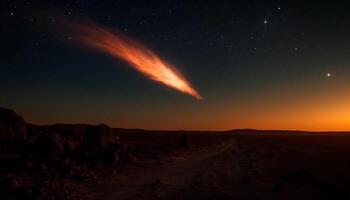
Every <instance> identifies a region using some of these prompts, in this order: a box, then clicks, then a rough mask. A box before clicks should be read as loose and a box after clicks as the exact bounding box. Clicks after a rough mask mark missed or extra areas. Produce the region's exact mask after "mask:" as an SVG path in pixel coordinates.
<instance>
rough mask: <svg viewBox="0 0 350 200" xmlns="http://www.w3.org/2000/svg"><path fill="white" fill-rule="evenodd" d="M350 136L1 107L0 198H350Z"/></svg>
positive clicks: (346, 134) (347, 134)
mask: <svg viewBox="0 0 350 200" xmlns="http://www.w3.org/2000/svg"><path fill="white" fill-rule="evenodd" d="M349 185H350V134H349V133H307V132H287V131H255V130H234V131H226V132H186V131H169V132H168V131H144V130H128V129H112V128H109V127H108V126H106V125H97V126H91V125H83V124H81V125H63V124H56V125H50V126H37V125H32V124H28V123H26V122H25V121H24V120H23V118H22V117H21V116H19V115H18V114H16V113H15V112H13V111H11V110H8V109H0V199H73V200H74V199H99V200H100V199H131V200H134V199H350V190H349Z"/></svg>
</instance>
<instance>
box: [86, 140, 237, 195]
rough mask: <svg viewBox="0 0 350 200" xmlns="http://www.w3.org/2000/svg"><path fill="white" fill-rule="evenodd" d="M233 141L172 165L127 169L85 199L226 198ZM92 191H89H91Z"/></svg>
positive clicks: (232, 176)
mask: <svg viewBox="0 0 350 200" xmlns="http://www.w3.org/2000/svg"><path fill="white" fill-rule="evenodd" d="M237 152H238V151H237V145H236V143H235V141H234V140H231V141H228V142H226V143H223V144H220V145H216V146H211V147H207V148H203V149H200V150H196V151H191V152H187V153H184V154H183V156H182V157H178V158H177V159H176V160H175V161H173V162H167V163H165V164H162V165H156V166H145V167H138V168H133V169H130V170H129V171H128V172H126V173H116V174H113V175H111V176H112V177H111V179H110V181H107V182H105V183H103V184H102V185H101V186H100V187H95V188H94V187H91V186H89V187H90V191H89V192H88V193H87V194H86V197H87V199H122V200H124V199H127V200H128V199H130V200H131V199H132V200H134V199H230V198H231V197H232V196H233V195H234V193H235V190H234V188H235V184H236V183H237V181H236V177H237V174H238V173H237V172H238V170H239V169H238V168H237V165H235V162H236V161H237V159H238V158H237V155H236V154H237ZM91 188H93V189H91Z"/></svg>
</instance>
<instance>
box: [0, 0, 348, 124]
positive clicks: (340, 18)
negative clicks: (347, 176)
mask: <svg viewBox="0 0 350 200" xmlns="http://www.w3.org/2000/svg"><path fill="white" fill-rule="evenodd" d="M1 4H2V5H1V8H0V9H1V19H2V23H1V25H0V26H1V37H0V38H1V60H0V62H1V63H0V106H1V107H7V108H11V109H14V110H16V112H18V113H20V114H22V115H23V116H24V117H25V119H26V120H27V121H29V122H31V123H36V124H53V123H58V122H60V123H91V124H99V123H105V124H108V125H110V126H112V127H123V128H144V129H172V130H178V129H189V130H227V129H235V128H256V129H288V130H290V129H299V130H350V92H349V89H348V87H349V85H350V37H349V36H350V3H347V1H258V0H255V1H252V0H241V1H227V2H225V1H200V0H198V1H189V0H187V1H185V0H184V1H175V0H173V1H132V0H128V1H121V0H120V1H117V0H115V1H97V0H96V1H92V0H90V1H88V0H76V1H30V0H28V1H2V3H1ZM62 17H64V18H65V19H66V20H74V19H79V20H89V21H93V22H94V23H96V24H99V25H101V26H104V27H108V28H109V29H110V30H118V31H119V32H121V33H123V34H125V35H127V36H129V37H131V38H134V39H136V40H137V41H140V42H141V43H143V44H144V45H145V46H147V47H148V48H149V49H151V50H152V51H154V52H155V53H156V54H157V55H158V56H159V57H160V58H162V59H163V60H165V61H166V62H168V63H171V64H172V65H173V66H176V68H177V69H178V70H179V71H181V73H182V74H183V75H184V76H185V77H186V79H187V80H188V81H189V82H190V83H191V85H192V86H193V87H194V88H195V89H196V90H197V91H198V92H199V93H200V95H201V96H202V97H203V98H204V99H203V100H196V99H194V98H193V97H191V96H189V95H186V94H183V93H181V92H179V91H176V90H173V89H171V88H169V87H166V86H164V85H162V84H159V83H157V82H154V81H152V80H149V79H148V78H146V77H145V76H144V75H142V74H140V73H138V72H137V71H135V70H134V69H132V68H130V67H129V65H128V64H127V63H125V62H123V61H122V60H119V59H116V58H114V57H111V56H109V55H107V54H105V53H103V52H99V51H95V50H93V49H90V48H86V47H84V46H81V45H79V44H77V43H76V42H75V41H74V38H72V37H73V36H72V35H70V34H69V33H67V32H64V31H62V32H60V30H61V29H60V25H59V23H58V22H59V21H60V19H61V18H62ZM58 35H59V37H57V36H58Z"/></svg>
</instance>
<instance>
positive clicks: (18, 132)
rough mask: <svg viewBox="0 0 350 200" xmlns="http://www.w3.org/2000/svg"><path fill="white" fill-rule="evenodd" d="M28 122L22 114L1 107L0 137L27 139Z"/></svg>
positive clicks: (17, 139)
mask: <svg viewBox="0 0 350 200" xmlns="http://www.w3.org/2000/svg"><path fill="white" fill-rule="evenodd" d="M26 136H27V129H26V123H25V121H24V119H23V117H21V116H20V115H18V114H17V113H15V112H14V111H12V110H10V109H6V108H0V139H2V140H15V141H23V140H25V139H26Z"/></svg>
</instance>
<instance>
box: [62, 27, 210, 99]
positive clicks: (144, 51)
mask: <svg viewBox="0 0 350 200" xmlns="http://www.w3.org/2000/svg"><path fill="white" fill-rule="evenodd" d="M65 25H68V26H67V27H68V28H69V29H70V31H71V32H73V34H74V35H73V37H72V38H73V39H74V40H76V41H78V42H79V43H81V44H83V45H86V46H88V47H90V48H93V49H96V50H99V51H102V52H105V53H107V54H109V55H111V56H113V57H115V58H119V59H121V60H123V61H125V62H127V63H128V64H129V65H130V66H131V67H133V68H134V69H136V70H137V71H139V72H141V73H142V74H144V75H146V76H147V77H148V78H150V79H152V80H154V81H157V82H160V83H163V84H165V85H166V86H168V87H171V88H173V89H176V90H178V91H181V92H183V93H185V94H188V95H191V96H193V97H195V98H196V99H200V100H201V99H203V98H202V97H201V96H200V94H199V93H198V92H197V91H196V90H195V89H194V88H193V87H192V86H191V85H190V83H189V82H188V81H187V80H186V79H185V77H184V76H183V75H182V74H181V73H180V72H179V71H178V70H177V69H176V68H175V67H174V66H171V65H170V64H168V63H166V62H165V61H163V60H162V59H160V58H159V57H158V55H156V54H155V53H154V52H152V51H151V50H150V49H148V48H147V47H145V46H144V45H143V44H141V43H139V42H136V41H135V40H132V39H131V38H129V37H126V36H125V35H122V34H121V33H118V32H112V31H110V30H108V29H106V28H104V27H101V26H98V25H96V24H93V23H72V22H69V23H65Z"/></svg>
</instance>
